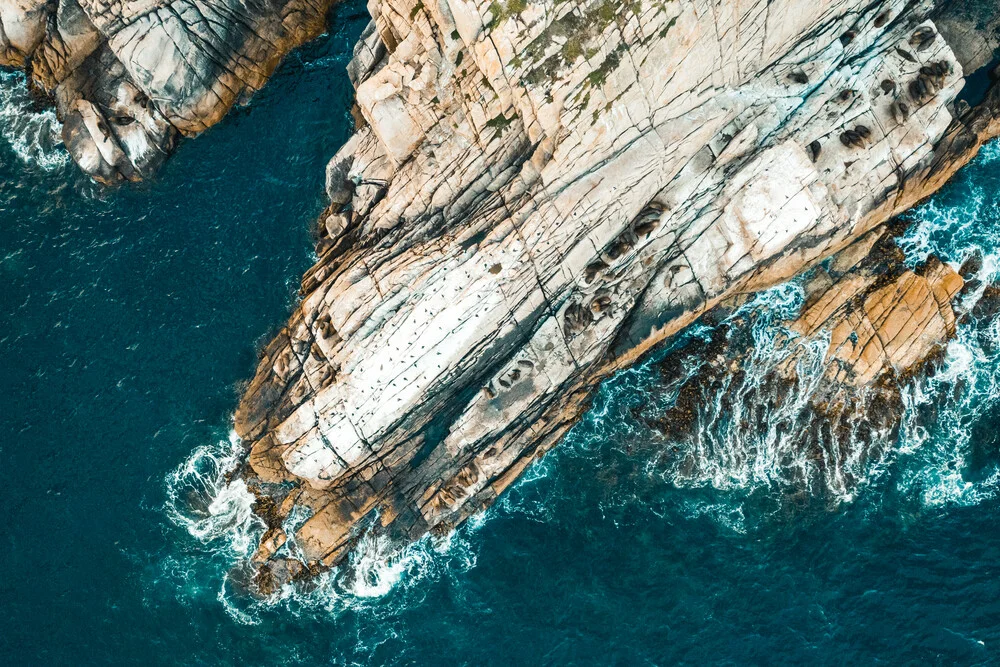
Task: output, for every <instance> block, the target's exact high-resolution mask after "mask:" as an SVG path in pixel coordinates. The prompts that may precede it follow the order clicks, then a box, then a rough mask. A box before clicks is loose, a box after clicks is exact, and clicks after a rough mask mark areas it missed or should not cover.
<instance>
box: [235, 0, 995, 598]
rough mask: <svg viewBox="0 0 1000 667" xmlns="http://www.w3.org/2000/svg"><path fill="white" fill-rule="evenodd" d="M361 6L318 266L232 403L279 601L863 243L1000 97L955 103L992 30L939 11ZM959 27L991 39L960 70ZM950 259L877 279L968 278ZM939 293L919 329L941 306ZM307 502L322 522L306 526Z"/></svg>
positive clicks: (849, 0)
mask: <svg viewBox="0 0 1000 667" xmlns="http://www.w3.org/2000/svg"><path fill="white" fill-rule="evenodd" d="M370 10H371V12H372V16H373V21H372V23H371V24H370V26H369V28H368V29H367V30H366V32H365V34H364V35H363V37H362V40H361V42H360V43H359V44H358V46H357V48H356V50H355V56H354V59H353V61H352V63H351V65H350V67H349V73H350V75H351V79H352V82H353V83H354V85H355V87H356V90H357V104H356V108H355V116H356V119H357V130H356V133H355V135H354V136H353V137H352V138H351V139H350V140H349V141H348V143H347V144H346V145H345V146H344V147H343V148H342V149H341V151H340V152H339V153H338V154H337V156H335V157H334V159H333V160H332V161H331V163H330V165H329V167H328V171H327V189H328V194H329V196H330V199H331V202H332V204H331V207H330V209H329V210H328V211H327V212H326V213H325V214H324V216H323V218H322V220H321V221H320V225H319V239H318V245H317V254H318V255H319V258H318V261H317V262H316V264H315V266H314V267H313V268H312V269H310V270H309V271H308V272H307V274H306V276H305V277H304V278H303V281H302V289H301V294H302V297H303V298H302V301H301V303H300V304H299V305H298V307H297V308H296V310H295V311H294V313H293V314H292V316H291V319H290V321H289V322H288V324H287V326H286V327H285V328H283V329H282V331H281V332H280V333H279V334H278V335H277V336H276V337H275V338H274V340H272V341H271V342H270V343H269V344H268V345H267V346H266V348H265V349H264V350H262V352H261V362H260V365H259V366H258V369H257V372H256V375H255V377H254V378H253V380H252V382H251V383H250V384H249V386H248V387H247V389H246V391H245V394H244V396H243V399H242V401H241V403H240V406H239V409H238V411H237V414H236V429H237V432H238V433H239V435H240V436H241V438H242V439H243V441H244V443H245V446H246V452H247V454H246V456H247V458H246V462H245V464H244V465H243V466H242V467H241V468H240V469H239V470H238V471H237V472H236V473H235V475H236V476H237V477H239V478H241V479H243V480H244V481H245V482H246V483H247V485H248V486H249V488H250V489H251V490H252V491H253V492H254V493H255V494H257V496H258V503H257V510H258V512H259V513H260V514H261V515H262V516H263V517H264V518H265V520H266V521H267V522H268V525H269V526H270V529H269V530H268V532H267V533H266V534H265V535H264V538H263V540H262V542H261V547H260V550H259V551H258V553H257V555H256V556H255V558H254V561H255V563H256V564H257V566H258V585H259V586H260V588H261V589H262V590H273V589H274V588H275V587H277V586H279V585H281V584H282V583H284V582H285V581H288V580H290V579H296V578H299V577H302V576H307V575H308V574H309V573H310V572H314V571H316V570H317V569H319V568H323V567H326V566H331V565H334V564H336V563H338V562H340V561H341V560H342V559H343V558H344V557H345V555H346V554H347V553H348V552H349V550H350V548H351V546H352V544H354V543H355V542H356V540H357V539H358V538H359V537H360V536H361V535H362V534H364V533H366V532H368V531H378V532H382V533H386V534H388V535H389V536H390V537H393V538H395V539H398V540H401V541H407V540H413V539H416V538H419V537H420V536H421V535H424V534H426V533H427V532H447V531H448V530H450V529H451V528H453V527H454V526H456V525H457V524H458V523H460V522H461V521H462V520H464V519H465V518H467V517H468V516H469V515H470V514H472V513H474V512H476V511H479V510H481V509H482V508H484V507H486V506H488V505H489V504H490V503H491V502H493V501H494V500H495V498H496V497H497V496H498V494H500V493H501V492H502V491H503V490H504V489H505V488H506V487H508V486H509V485H510V484H511V483H512V482H513V481H514V480H515V479H517V477H518V475H519V474H520V473H521V472H522V471H523V470H524V469H525V468H526V467H527V466H528V465H529V464H530V463H531V462H532V461H533V460H534V459H535V458H536V457H538V456H540V455H542V454H543V453H544V452H545V451H546V450H548V449H549V448H551V447H552V446H553V445H555V444H556V443H557V442H558V441H559V439H560V438H561V437H562V436H563V434H565V432H566V431H567V429H568V428H569V427H570V426H572V424H573V423H574V422H575V421H576V420H577V418H578V417H579V416H580V414H581V413H582V412H583V411H584V410H585V409H586V407H587V405H588V397H589V395H590V393H591V391H592V390H593V388H594V387H595V385H596V383H597V382H599V381H600V380H601V379H603V378H605V377H607V376H608V375H609V374H611V373H613V372H615V371H616V370H619V369H621V368H623V367H625V366H627V365H629V364H631V363H633V362H634V361H635V360H636V359H638V358H639V357H640V356H641V355H643V354H644V353H646V352H647V351H649V350H651V349H652V348H653V347H654V346H656V345H657V344H658V343H660V342H662V341H664V340H666V339H668V338H670V337H671V336H673V335H675V334H677V333H678V332H681V331H682V330H684V329H685V328H686V327H687V326H689V325H690V324H692V323H693V322H695V321H696V320H697V319H698V318H699V317H701V316H702V315H703V314H705V313H707V312H709V311H711V310H712V309H713V308H715V307H716V306H718V305H719V304H722V303H724V302H725V301H727V300H731V299H733V298H737V297H739V295H742V294H747V293H752V292H755V291H759V290H762V289H764V288H767V287H769V286H772V285H775V284H777V283H780V282H783V281H785V280H787V279H789V278H791V277H793V276H795V275H797V274H799V273H801V272H802V271H804V270H806V269H809V268H811V267H814V266H816V265H817V264H818V263H820V262H821V261H823V260H825V259H827V258H829V257H831V256H833V255H834V254H836V253H838V252H840V251H844V250H845V249H846V248H848V247H849V246H851V245H852V244H853V243H855V242H856V241H858V240H859V239H861V238H862V237H864V236H865V235H866V234H868V233H869V232H871V231H872V230H874V229H876V228H877V227H878V226H879V225H881V224H882V223H884V222H886V221H887V220H889V219H891V218H893V217H894V216H896V215H897V214H899V213H901V212H903V211H905V210H906V209H908V208H910V207H912V206H913V205H914V204H915V203H916V202H918V201H919V200H921V199H922V198H924V197H926V196H927V195H929V194H931V193H932V192H934V191H935V190H936V189H938V188H939V187H940V186H941V185H942V184H943V183H945V182H946V181H947V179H948V178H949V177H950V176H951V175H952V174H953V173H954V172H955V170H957V169H958V168H959V167H960V166H962V165H963V164H965V163H966V162H967V161H968V160H969V159H971V158H972V157H973V156H974V155H975V153H976V152H977V150H978V148H979V146H980V145H981V144H982V142H984V141H985V140H987V139H989V138H991V137H993V136H994V135H996V134H997V132H998V131H1000V118H998V114H1000V92H998V91H997V89H996V88H995V87H994V88H992V89H991V90H989V91H988V92H987V93H986V94H985V96H982V99H959V100H958V101H956V100H957V98H958V96H959V93H960V91H962V90H963V87H964V86H965V79H964V75H965V74H966V71H967V69H968V68H980V67H984V66H985V65H986V63H987V61H988V56H989V54H990V53H991V51H990V49H992V48H995V45H994V44H992V42H990V41H989V40H990V39H992V37H990V34H992V33H988V34H986V36H982V35H981V34H980V32H978V28H977V27H976V26H981V25H985V22H984V21H983V20H982V17H978V16H977V17H973V18H974V19H975V20H972V19H970V18H969V17H968V16H966V15H964V14H962V13H961V12H958V13H956V12H951V13H949V6H944V7H940V6H939V7H935V6H934V4H933V3H931V2H900V1H891V0H888V1H884V2H874V3H870V2H867V3H865V2H857V1H853V0H824V1H821V2H800V1H797V0H779V1H772V2H766V1H765V0H759V1H748V2H741V3H714V2H706V1H704V0H675V1H669V2H652V3H642V2H636V3H625V2H612V1H611V0H602V1H598V2H593V1H592V2H584V3H565V2H550V1H545V0H542V1H538V2H532V1H531V0H527V1H526V0H506V1H505V2H498V1H497V2H491V3H487V2H479V3H475V2H465V1H464V0H449V1H448V2H441V3H432V4H425V3H424V2H421V1H419V0H384V1H381V2H373V3H371V4H370ZM984 11H986V12H987V13H989V14H990V16H992V12H994V11H995V8H991V7H987V8H986V9H985V10H984ZM936 21H939V22H940V23H941V25H942V26H947V29H944V28H942V29H940V30H939V28H938V25H937V23H936ZM946 33H947V34H952V35H957V36H958V37H955V38H954V39H958V40H960V41H962V42H963V47H969V45H970V44H971V43H972V42H971V41H969V40H970V35H976V36H982V39H981V40H980V42H979V44H980V46H981V47H982V48H969V49H968V54H966V55H963V56H962V57H961V58H960V57H958V56H957V55H956V51H955V49H953V48H952V46H951V45H950V44H949V41H948V39H947V37H946ZM983 45H985V46H983ZM970 54H971V55H970ZM984 54H985V55H984ZM934 271H937V273H933V275H930V274H926V275H917V274H914V273H912V272H910V273H909V274H905V273H904V274H900V276H902V277H900V280H904V283H903V284H898V285H897V286H896V288H895V289H896V291H895V292H892V293H891V294H888V293H887V294H883V293H882V292H876V293H875V294H878V295H880V296H879V297H878V298H879V299H882V298H883V297H884V299H888V300H889V301H890V302H891V301H893V300H894V299H896V298H897V297H898V298H904V299H905V298H908V297H907V296H906V295H910V294H911V291H912V289H917V288H916V287H915V286H914V285H915V284H916V283H913V281H916V282H917V283H920V284H921V285H923V288H922V289H923V292H927V293H929V294H933V295H938V294H937V293H938V292H939V291H942V290H944V292H948V293H949V294H950V292H951V290H952V287H954V285H953V284H952V280H953V279H952V278H950V277H949V276H948V275H946V274H940V275H939V273H940V271H938V270H937V269H935V270H934ZM942 271H943V269H942ZM910 276H912V277H910ZM906 281H909V282H906ZM921 281H922V282H921ZM911 283H913V284H911ZM879 287H880V288H882V285H881V284H879ZM873 289H874V288H873ZM923 292H921V294H923ZM938 296H940V295H938ZM871 298H876V297H874V296H872V297H871ZM914 298H916V297H914ZM884 299H883V300H884ZM925 301H926V300H925ZM945 301H948V302H950V296H949V297H948V298H946V299H945ZM852 303H853V302H852ZM865 303H867V302H865ZM929 303H930V302H926V303H925V304H924V306H926V305H927V304H929ZM937 303H939V305H940V308H939V310H938V312H939V316H938V317H928V318H927V319H926V321H921V322H920V324H919V325H918V330H917V332H916V334H915V335H916V336H917V338H918V339H920V340H925V338H924V337H922V334H921V331H922V330H923V329H925V328H926V327H930V326H932V325H933V326H934V327H937V324H938V320H939V319H941V318H945V319H947V309H945V308H944V302H943V301H940V300H939V301H938V302H937ZM924 306H920V305H919V304H917V303H916V302H915V303H914V308H918V307H919V308H923V307H924ZM865 307H866V308H867V306H865ZM872 308H874V306H873V307H872ZM887 308H888V309H887V310H885V309H883V310H884V312H882V315H885V314H887V313H892V312H895V311H894V310H893V308H891V307H888V306H887ZM880 312H881V311H880ZM921 312H923V311H921ZM844 313H846V314H845V317H848V316H850V317H853V318H854V319H848V320H846V321H850V322H853V324H852V326H853V325H858V326H860V325H861V324H863V323H864V322H866V321H867V322H868V324H869V326H870V327H873V326H874V325H875V321H874V320H873V319H872V318H875V320H877V319H878V317H879V316H878V315H876V314H874V312H873V311H872V312H869V310H865V311H863V314H862V315H863V316H859V315H858V314H857V313H856V312H855V311H853V310H851V311H850V312H848V311H844ZM865 318H867V320H866V319H865ZM825 321H826V320H825V319H824V318H819V319H817V321H816V323H815V324H816V325H817V326H820V325H822V323H823V322H825ZM892 321H893V324H892V325H891V326H896V322H895V320H894V319H893V320H892ZM882 325H886V322H885V321H880V322H879V326H882ZM810 326H811V325H810ZM949 326H950V325H948V324H947V322H946V323H945V325H943V326H942V327H937V328H935V329H934V331H933V332H929V333H928V335H927V337H926V340H927V341H932V342H933V343H934V344H933V345H930V344H929V345H927V346H924V345H920V346H917V347H916V348H913V349H914V350H916V352H915V353H913V354H904V355H903V356H902V357H900V358H897V357H896V356H894V353H893V352H890V351H889V347H891V345H889V346H887V345H886V344H885V341H882V347H881V348H879V349H881V350H882V353H883V358H882V361H880V362H878V363H875V364H873V365H872V366H871V367H872V368H873V369H881V368H882V366H883V365H884V364H886V363H887V364H890V365H891V364H895V363H900V361H901V360H905V361H906V362H907V363H910V364H914V365H916V364H919V362H921V361H923V359H922V357H923V356H924V355H925V354H930V353H931V351H932V350H933V349H936V346H937V345H938V344H940V343H943V341H944V340H946V338H947V334H948V332H949ZM869 339H870V337H869V338H866V339H865V340H866V341H868V340H869ZM853 342H854V341H853V339H852V344H853ZM845 349H846V348H845ZM861 349H863V350H867V349H869V348H868V347H863V348H861ZM871 349H874V348H871ZM866 354H867V353H865V354H861V356H860V357H858V358H856V359H853V362H854V363H857V362H858V361H859V360H864V361H865V362H871V359H869V357H868V356H866ZM848 360H850V359H848ZM840 361H844V359H840ZM901 370H905V369H901ZM882 375H883V374H882V373H868V372H866V371H864V370H863V369H860V370H858V371H855V375H854V376H852V377H855V376H857V377H861V378H863V379H865V381H872V382H874V381H875V380H876V379H877V378H878V377H882ZM294 508H299V509H300V510H301V511H300V512H296V513H295V514H296V516H298V517H301V516H303V515H304V516H306V517H307V518H306V519H305V520H304V521H297V522H295V524H294V525H291V524H289V523H288V521H289V517H290V515H291V514H292V510H293V509H294ZM290 533H294V540H289V539H288V537H289V534H290ZM286 544H289V546H288V547H286V546H285V545H286Z"/></svg>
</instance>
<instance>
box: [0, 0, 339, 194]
mask: <svg viewBox="0 0 1000 667" xmlns="http://www.w3.org/2000/svg"><path fill="white" fill-rule="evenodd" d="M332 4H333V2H332V0H318V1H313V0H279V1H278V2H273V3H245V2H239V1H237V0H194V1H191V2H188V1H187V0H180V1H158V0H146V1H136V2H106V1H103V0H51V1H47V0H0V66H7V67H18V68H23V69H25V70H26V72H27V73H28V80H29V85H31V86H32V88H33V90H34V91H36V92H37V93H38V94H39V96H41V97H44V98H46V99H47V100H48V101H49V102H51V103H52V104H54V105H55V107H56V110H57V112H58V115H59V117H60V119H61V120H62V121H63V141H64V143H65V144H66V148H67V149H68V150H69V152H70V155H71V156H72V157H73V159H74V160H75V161H76V163H77V164H79V165H80V167H81V168H82V169H83V171H85V172H86V173H87V174H89V175H90V176H91V177H93V178H94V179H96V180H98V181H100V182H102V183H105V184H113V183H117V182H120V181H122V180H132V181H136V180H140V179H142V178H147V177H149V176H151V175H152V174H153V172H155V170H156V169H157V167H159V165H160V164H162V162H163V161H164V160H165V159H166V158H167V157H168V156H169V154H170V152H171V151H172V150H173V147H174V144H175V143H176V141H177V139H178V137H180V136H193V135H195V134H198V133H199V132H201V131H203V130H205V129H206V128H208V127H210V126H211V125H214V124H215V123H217V122H218V121H219V120H221V119H222V118H223V117H224V116H225V115H226V113H227V112H228V111H229V109H230V108H231V107H232V106H233V105H234V104H236V103H239V102H245V101H246V100H247V99H248V98H249V96H250V95H251V94H252V93H253V92H255V91H257V90H259V89H260V88H261V87H262V86H263V85H264V83H266V81H267V78H268V77H269V76H270V74H271V73H272V72H273V71H274V68H275V67H277V65H278V63H279V62H280V61H281V58H282V57H283V56H284V55H285V54H286V53H287V52H288V51H290V50H291V49H293V48H295V47H296V46H298V45H300V44H302V43H304V42H306V41H308V40H310V39H312V38H314V37H316V36H317V35H319V34H320V33H321V32H322V31H323V28H324V26H325V18H326V12H327V11H328V10H329V8H330V6H331V5H332Z"/></svg>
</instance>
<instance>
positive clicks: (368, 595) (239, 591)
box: [158, 433, 484, 624]
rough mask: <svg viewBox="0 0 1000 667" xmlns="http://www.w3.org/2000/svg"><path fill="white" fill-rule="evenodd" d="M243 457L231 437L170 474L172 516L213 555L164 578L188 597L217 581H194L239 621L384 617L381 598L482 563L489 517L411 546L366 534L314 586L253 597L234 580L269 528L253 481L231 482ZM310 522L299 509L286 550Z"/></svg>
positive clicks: (170, 569) (173, 562) (169, 567)
mask: <svg viewBox="0 0 1000 667" xmlns="http://www.w3.org/2000/svg"><path fill="white" fill-rule="evenodd" d="M242 453H243V448H242V445H241V443H240V441H239V438H238V437H237V436H236V434H235V433H230V436H229V438H228V439H225V440H222V441H219V442H217V443H213V444H210V445H205V446H202V447H199V448H198V449H196V450H195V451H194V452H192V454H191V455H190V456H189V457H188V458H187V460H185V461H184V462H183V463H182V464H181V465H179V466H178V467H177V469H175V470H174V471H173V472H172V473H171V474H170V475H168V477H167V480H166V491H167V503H166V513H167V515H168V517H169V518H170V519H171V521H172V522H173V523H174V524H175V525H177V526H179V527H181V528H183V529H184V530H186V531H187V532H188V533H189V534H190V535H191V537H193V538H194V539H195V540H197V541H198V543H199V544H201V545H203V548H207V550H208V554H206V553H204V551H201V552H199V553H196V554H192V555H190V562H183V559H181V560H178V559H177V558H175V557H172V558H171V559H168V560H167V561H166V562H165V563H164V564H163V567H162V571H161V573H160V577H158V578H162V577H163V576H165V577H167V578H168V579H171V580H173V581H175V582H177V584H178V585H179V586H180V587H181V588H182V589H184V592H185V594H190V593H191V592H192V590H200V586H201V585H203V584H205V583H209V582H192V581H191V579H192V577H205V576H211V577H213V578H214V581H216V582H221V583H220V585H219V588H218V590H217V593H216V597H217V598H218V600H219V602H220V603H221V604H222V606H223V608H224V609H225V610H226V612H227V613H228V614H229V615H230V616H231V617H232V618H233V619H234V620H236V621H237V622H240V623H244V624H256V623H259V622H260V621H261V613H262V612H264V611H266V610H268V609H272V608H276V607H281V608H283V609H284V610H285V611H287V612H291V613H293V614H299V613H313V612H316V611H317V610H319V611H324V612H325V613H341V612H343V611H344V610H347V609H352V610H355V611H362V612H364V613H376V611H378V613H382V611H384V610H379V605H380V604H381V602H380V601H381V600H383V599H384V598H386V597H387V596H389V595H390V594H393V593H397V592H402V593H403V594H404V595H406V594H407V592H408V591H411V590H414V587H415V586H419V582H424V581H426V580H427V579H428V578H430V579H434V578H439V577H441V576H455V575H458V574H461V573H462V572H467V571H468V570H470V569H471V568H473V567H475V565H476V561H477V555H476V551H475V548H474V547H473V545H472V543H471V541H470V540H469V539H468V535H469V534H472V533H474V532H475V530H476V529H477V528H478V527H479V526H481V525H482V521H484V519H482V518H479V519H478V520H477V521H474V522H472V523H471V524H470V525H469V526H468V527H463V529H462V530H461V531H460V532H455V533H452V534H451V535H449V536H448V537H446V538H443V539H440V538H431V537H425V538H423V539H421V540H419V541H417V542H416V543H414V544H410V545H406V546H400V545H399V544H397V543H394V542H393V541H391V540H390V539H389V538H388V537H386V536H385V535H376V534H374V533H368V534H365V535H363V536H362V537H361V539H360V540H359V541H358V544H357V546H356V547H355V548H354V549H353V550H352V552H351V553H350V555H349V557H348V560H347V562H346V563H345V564H344V565H342V566H340V567H337V568H334V569H332V570H330V571H328V572H324V573H321V574H320V575H319V576H318V577H316V578H315V580H314V581H313V582H312V583H313V584H314V586H312V587H310V588H306V589H302V588H298V587H296V586H294V585H287V586H285V587H284V588H283V589H282V590H281V591H279V592H278V593H276V594H275V595H272V596H270V597H268V598H266V599H263V600H261V599H257V598H253V597H250V596H248V595H247V594H246V592H245V591H244V590H243V587H242V585H241V584H239V583H237V582H235V581H234V580H233V573H234V572H236V571H237V570H238V568H239V566H241V565H242V564H244V563H245V562H246V560H247V559H248V558H249V557H250V556H251V555H252V554H253V552H254V550H255V549H256V546H257V542H258V540H259V538H260V536H261V535H262V533H263V531H264V529H265V525H264V523H263V521H262V520H261V519H260V518H259V517H258V516H257V515H255V514H254V513H253V511H252V507H253V503H254V496H253V494H252V493H250V492H249V491H248V490H247V487H246V484H245V483H244V482H243V481H242V480H234V481H228V473H230V472H232V471H233V470H234V469H235V468H236V466H237V465H238V463H239V461H240V457H241V455H242ZM307 518H308V514H307V512H306V510H304V509H302V508H296V509H295V510H293V511H292V513H291V514H290V515H289V517H288V518H287V519H286V521H285V524H284V528H285V529H286V531H287V534H288V542H287V543H286V545H285V547H284V549H287V550H288V552H289V554H291V555H293V556H295V555H298V554H299V553H300V552H299V549H298V546H297V545H296V543H295V530H296V528H298V527H299V526H300V525H301V524H302V523H303V522H304V521H305V520H306V519H307ZM213 556H214V557H213ZM208 562H215V563H218V564H221V567H222V569H221V570H219V569H218V568H217V567H216V568H215V569H213V572H211V573H208V572H206V571H205V570H206V567H205V566H206V563H208ZM233 568H237V570H234V569H233ZM210 569H211V568H210ZM230 570H232V571H230Z"/></svg>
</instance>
